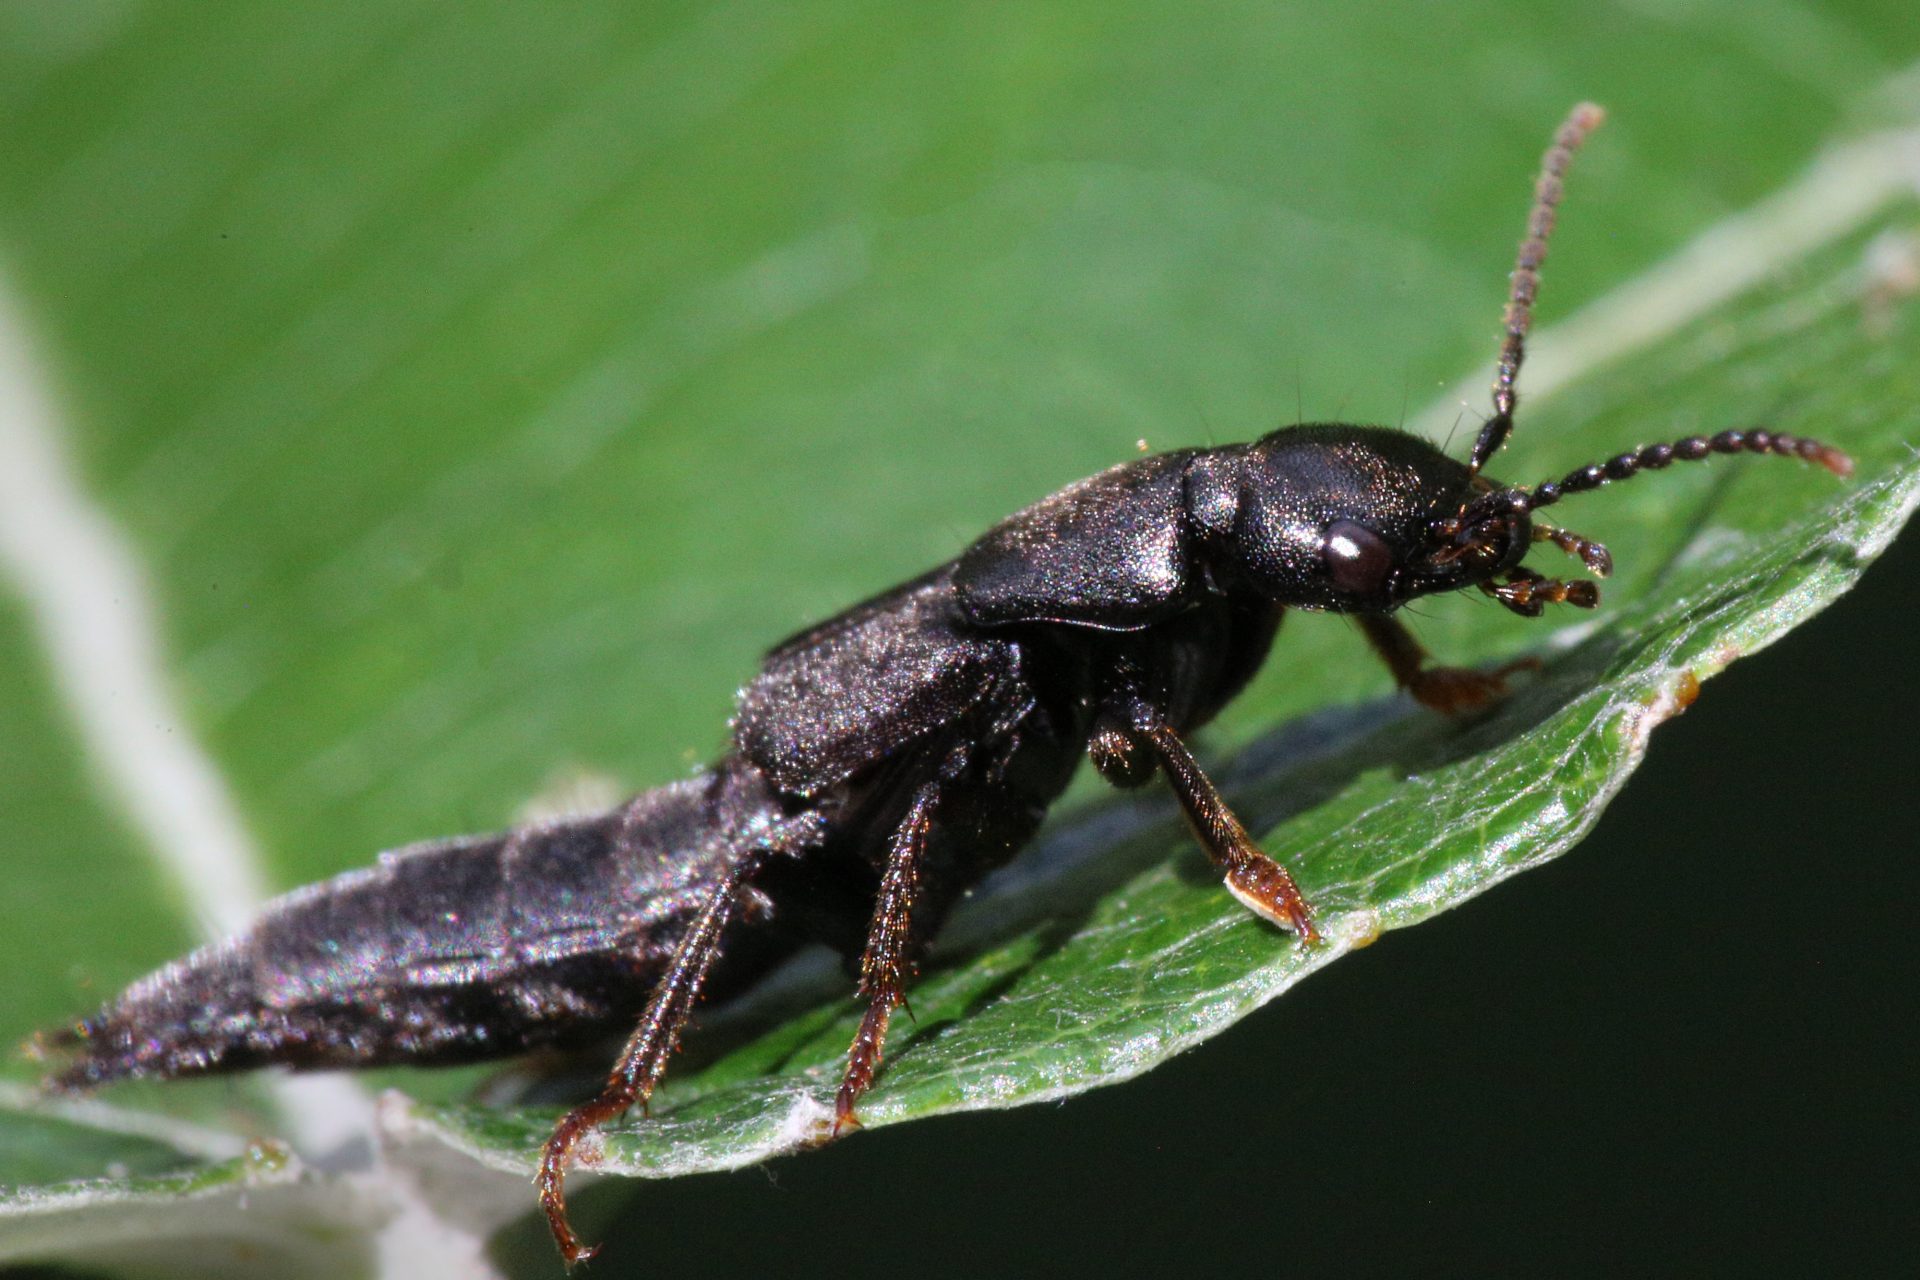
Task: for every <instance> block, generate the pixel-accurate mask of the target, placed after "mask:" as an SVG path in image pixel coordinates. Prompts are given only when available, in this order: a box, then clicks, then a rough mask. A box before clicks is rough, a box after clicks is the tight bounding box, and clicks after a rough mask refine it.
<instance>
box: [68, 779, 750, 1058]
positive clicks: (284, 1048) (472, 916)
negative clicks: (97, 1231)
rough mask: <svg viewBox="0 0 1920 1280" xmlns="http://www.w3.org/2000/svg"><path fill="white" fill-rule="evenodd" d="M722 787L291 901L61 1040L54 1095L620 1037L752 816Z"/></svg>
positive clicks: (515, 836) (453, 852)
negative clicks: (128, 1083)
mask: <svg viewBox="0 0 1920 1280" xmlns="http://www.w3.org/2000/svg"><path fill="white" fill-rule="evenodd" d="M729 780H730V778H729V774H728V772H727V771H724V770H723V771H722V773H719V774H709V775H705V776H703V777H700V778H694V779H689V780H688V781H685V782H681V783H676V784H674V785H671V786H667V787H661V788H658V789H656V790H653V791H649V792H646V793H644V794H642V795H641V796H639V797H637V798H636V799H634V800H633V801H631V802H629V803H628V804H627V805H625V806H624V807H622V808H620V809H617V810H614V811H613V812H611V813H606V814H600V815H596V816H593V817H586V818H572V819H566V820H562V821H557V822H549V823H542V824H538V825H534V826H528V827H522V828H518V829H516V830H513V831H510V832H507V833H505V834H501V835H493V836H477V837H468V838H461V839H453V840H443V841H436V842H433V843H430V844H422V845H415V846H411V847H408V848H405V849H400V850H397V851H395V852H392V853H388V854H385V855H382V857H381V859H380V861H379V863H378V864H377V865H375V866H373V867H368V868H365V869H363V870H359V871H353V872H349V873H347V874H346V875H343V876H339V877H337V878H335V879H333V880H331V881H327V882H324V883H322V884H318V885H312V886H309V887H307V888H305V889H301V890H298V891H296V892H294V893H291V894H288V895H287V896H285V897H283V898H280V899H278V900H277V901H275V902H274V903H271V904H269V906H268V907H267V909H266V910H265V911H264V912H263V913H262V915H261V917H260V919H259V920H258V921H257V922H256V923H255V924H254V925H253V926H252V927H251V928H249V929H248V930H247V931H246V932H244V933H242V934H239V935H238V936H236V937H234V938H230V939H228V940H226V941H224V942H220V943H216V944H214V945H212V946H208V947H204V948H202V949H201V950H199V951H197V952H195V953H193V954H192V955H189V956H187V957H186V958H185V959H183V960H180V961H177V962H176V963H174V964H172V965H169V966H167V967H166V968H164V969H161V970H159V971H158V972H156V973H154V974H152V975H150V976H149V977H147V978H145V979H143V980H141V981H140V982H137V983H135V984H134V985H133V986H131V987H129V988H128V989H127V991H126V992H125V993H124V994H123V995H121V996H120V997H119V999H117V1000H116V1001H115V1002H114V1003H113V1004H111V1005H109V1006H108V1007H107V1008H105V1009H103V1010H102V1011H101V1012H100V1013H99V1014H97V1015H95V1016H94V1017H92V1018H90V1019H88V1020H87V1021H85V1022H83V1023H81V1024H79V1025H78V1026H76V1027H74V1028H72V1029H71V1030H70V1031H69V1032H66V1033H64V1034H63V1035H62V1036H61V1037H60V1039H61V1040H62V1042H63V1047H65V1048H68V1049H70V1050H72V1051H73V1052H74V1053H75V1054H76V1055H77V1057H76V1060H75V1061H73V1062H72V1063H71V1064H70V1065H68V1066H67V1067H66V1069H65V1070H63V1071H61V1072H60V1073H58V1074H57V1075H56V1076H55V1078H54V1080H53V1085H54V1087H55V1088H60V1089H81V1088H90V1087H92V1086H95V1085H99V1084H105V1083H108V1082H110V1081H114V1080H118V1079H123V1078H127V1077H173V1076H184V1075H203V1074H211V1073H217V1072H227V1071H240V1070H246V1069H248V1068H251V1067H257V1066H264V1065H269V1064H273V1065H281V1066H290V1067H294V1068H324V1067H360V1066H376V1065H381V1064H385V1063H394V1062H411V1063H423V1062H426V1063H444V1062H458V1061H465V1060H473V1059H479V1058H488V1057H497V1056H499V1055H502V1054H506V1053H512V1052H515V1051H518V1050H521V1049H527V1048H532V1047H536V1046H541V1045H553V1044H571V1043H579V1042H584V1041H591V1040H593V1039H595V1038H597V1037H599V1036H602V1035H606V1034H610V1033H616V1032H620V1031H624V1030H626V1029H627V1027H628V1026H629V1025H630V1024H631V1022H632V1020H633V1018H634V1016H635V1015H636V1013H637V1012H638V1010H639V1009H640V1008H641V1007H642V1006H643V1005H644V1004H645V1003H646V998H647V995H648V992H649V991H650V990H651V988H652V985H653V983H654V981H655V980H656V979H657V977H658V976H659V972H660V969H661V967H662V965H663V964H664V962H665V957H666V956H667V955H668V954H670V953H671V951H672V948H673V946H674V943H675V942H676V941H677V940H678V937H679V935H680V932H681V931H682V928H683V927H684V922H685V920H686V918H687V917H688V915H689V914H690V913H691V912H692V911H693V910H694V909H695V906H696V904H697V902H698V900H699V899H700V897H701V896H702V894H703V893H704V892H705V891H706V889H707V888H708V887H709V883H710V877H711V876H712V874H713V872H714V867H715V856H714V855H715V854H716V853H717V852H718V851H719V850H721V849H723V848H724V847H725V846H726V845H727V843H728V841H727V840H726V838H725V833H726V832H727V831H731V830H739V829H743V828H744V827H745V826H746V825H747V824H748V823H750V822H752V821H753V820H754V819H755V816H756V813H755V812H754V811H755V810H757V808H758V807H759V801H758V799H757V798H756V797H754V796H752V795H751V794H747V793H743V792H742V789H741V788H740V787H737V786H729V785H727V783H728V782H729Z"/></svg>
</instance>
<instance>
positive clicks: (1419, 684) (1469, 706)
mask: <svg viewBox="0 0 1920 1280" xmlns="http://www.w3.org/2000/svg"><path fill="white" fill-rule="evenodd" d="M1360 629H1361V630H1362V631H1364V632H1366V636H1367V643H1369V644H1371V645H1372V646H1373V651H1374V652H1375V653H1377V654H1379V655H1380V659H1381V661H1383V662H1385V663H1386V664H1387V670H1389V671H1391V672H1393V680H1394V683H1395V684H1397V685H1399V686H1400V687H1401V688H1402V689H1405V690H1406V691H1407V692H1408V693H1410V694H1412V695H1413V698H1414V701H1416V702H1418V703H1419V704H1420V705H1421V706H1423V707H1429V708H1431V709H1432V710H1435V711H1440V712H1444V713H1446V714H1447V715H1458V714H1459V713H1460V712H1463V711H1474V710H1477V709H1479V708H1481V707H1484V706H1486V705H1487V704H1488V703H1490V702H1493V701H1495V700H1496V699H1498V698H1501V697H1503V696H1504V695H1505V694H1506V692H1507V677H1508V676H1510V675H1512V674H1513V673H1514V672H1516V671H1537V670H1539V669H1540V660H1539V659H1538V658H1521V659H1519V660H1517V661H1514V662H1509V663H1508V664H1507V665H1506V666H1504V667H1496V668H1495V669H1493V670H1492V671H1475V670H1473V669H1471V668H1468V667H1429V666H1427V665H1426V663H1427V659H1428V658H1429V657H1430V656H1431V655H1429V654H1428V653H1427V651H1426V649H1425V648H1424V647H1423V646H1422V645H1421V643H1420V642H1419V641H1418V640H1415V639H1414V638H1413V633H1412V632H1411V631H1408V630H1407V629H1406V627H1405V626H1403V625H1402V624H1401V623H1400V622H1399V621H1397V620H1396V619H1393V618H1389V617H1384V616H1379V615H1374V614H1362V615H1360Z"/></svg>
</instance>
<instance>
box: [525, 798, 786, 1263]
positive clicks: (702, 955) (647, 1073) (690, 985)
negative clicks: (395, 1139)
mask: <svg viewBox="0 0 1920 1280" xmlns="http://www.w3.org/2000/svg"><path fill="white" fill-rule="evenodd" d="M819 831H820V818H819V815H818V814H815V813H803V814H799V815H797V816H795V817H792V818H788V819H786V820H785V821H782V822H778V823H775V824H774V825H773V826H772V827H771V828H769V829H767V830H765V831H763V832H761V833H759V834H757V835H755V836H754V837H752V839H751V843H748V844H746V845H745V846H744V848H743V850H742V852H741V853H740V854H739V856H738V857H736V858H735V859H734V861H733V862H732V864H731V865H729V866H728V867H727V869H726V872H725V873H724V874H723V875H722V876H721V877H720V879H719V880H718V882H717V883H715V884H714V885H713V887H712V888H711V889H710V890H709V891H708V893H707V897H706V900H705V901H704V903H703V904H702V905H701V908H700V912H699V914H698V915H696V916H695V917H694V920H693V923H692V925H691V926H689V928H688V929H687V932H686V934H685V936H683V937H682V938H681V939H680V943H679V945H678V946H677V947H676V948H675V949H674V953H673V959H672V961H671V962H670V963H669V964H668V966H667V971H666V973H665V974H664V975H663V976H662V977H661V979H660V982H659V985H658V986H656V987H655V988H654V991H653V998H652V999H651V1000H650V1001H649V1002H648V1004H647V1011H646V1013H645V1014H643V1015H642V1016H641V1019H640V1026H639V1027H638V1028H637V1029H636V1030H635V1031H634V1033H633V1035H632V1037H631V1038H630V1039H629V1040H628V1041H627V1044H626V1048H625V1049H623V1050H622V1051H621V1054H620V1061H619V1063H618V1065H616V1066H615V1067H614V1069H613V1074H612V1075H611V1076H609V1077H608V1079H607V1083H606V1086H605V1087H604V1088H603V1089H601V1090H600V1092H599V1094H598V1095H596V1096H595V1097H594V1098H593V1099H592V1100H591V1101H589V1102H586V1103H584V1104H583V1105H581V1106H578V1107H575V1108H574V1109H573V1110H572V1111H569V1112H568V1113H567V1114H566V1115H565V1116H564V1117H562V1118H561V1120H560V1123H559V1124H558V1125H556V1126H555V1127H554V1130H553V1136H552V1137H550V1138H548V1139H547V1145H546V1148H545V1150H544V1151H543V1152H542V1153H541V1157H540V1173H539V1177H538V1178H537V1180H536V1181H537V1184H538V1186H539V1188H540V1208H541V1210H542V1212H544V1213H545V1214H546V1217H547V1226H548V1228H549V1229H550V1230H551V1231H552V1232H553V1238H554V1243H556V1244H557V1245H558V1246H559V1247H560V1253H561V1256H562V1257H563V1258H565V1260H566V1263H567V1265H568V1266H569V1267H571V1266H573V1265H574V1264H575V1263H578V1262H584V1261H586V1260H587V1259H588V1258H591V1257H592V1256H593V1254H594V1248H593V1246H591V1245H587V1244H583V1243H582V1242H581V1240H580V1237H579V1236H578V1235H576V1234H574V1231H573V1227H572V1226H571V1225H570V1224H569V1223H568V1222H567V1201H566V1193H565V1182H566V1176H567V1164H568V1162H569V1160H570V1159H571V1158H572V1155H573V1149H574V1147H575V1146H577V1145H578V1144H579V1142H580V1139H581V1138H583V1137H585V1136H586V1135H587V1134H588V1133H591V1132H592V1131H593V1130H595V1129H597V1128H599V1127H600V1126H601V1125H603V1124H605V1123H606V1122H607V1121H609V1120H611V1119H613V1118H614V1117H615V1116H618V1115H620V1114H621V1113H622V1112H624V1111H626V1110H628V1109H629V1108H631V1107H633V1106H636V1105H637V1106H640V1107H641V1108H645V1107H646V1105H647V1100H648V1099H649V1098H650V1097H651V1096H652V1095H653V1090H654V1086H656V1085H657V1084H659V1083H660V1077H661V1076H663V1075H665V1074H666V1069H667V1058H668V1056H669V1055H671V1054H672V1053H673V1050H674V1046H675V1045H677V1044H678V1043H679V1041H680V1032H681V1030H682V1029H684V1028H685V1026H686V1024H687V1019H688V1017H690V1016H691V1015H692V1013H693V1006H694V1004H695V1003H696V1002H697V1001H698V1000H699V998H700V988H701V986H702V985H703V984H704V983H705V981H706V977H707V972H708V970H710V969H711V968H712V967H713V962H714V960H715V959H717V958H718V957H719V954H720V942H721V937H722V935H723V934H724V933H725V932H726V927H727V922H728V920H729V919H731V918H732V915H733V911H734V908H735V907H736V906H737V905H738V903H739V901H740V897H741V894H742V891H743V890H745V889H746V888H747V886H748V885H749V884H750V883H751V882H752V880H753V876H754V873H755V872H757V871H758V870H759V869H760V868H761V867H762V866H763V865H764V864H765V863H766V861H767V859H768V858H770V857H772V856H774V855H777V854H791V853H796V852H799V851H801V850H803V849H805V848H807V847H809V846H810V845H812V844H814V843H816V842H817V841H818V839H819Z"/></svg>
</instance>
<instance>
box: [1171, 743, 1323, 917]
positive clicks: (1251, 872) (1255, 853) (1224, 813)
mask: <svg viewBox="0 0 1920 1280" xmlns="http://www.w3.org/2000/svg"><path fill="white" fill-rule="evenodd" d="M1135 732H1136V733H1137V734H1138V735H1139V736H1140V738H1141V740H1142V741H1143V742H1144V743H1145V744H1146V746H1147V749H1148V750H1150V751H1151V752H1152V753H1153V755H1154V757H1155V758H1156V759H1157V760H1158V761H1159V762H1160V771H1161V772H1162V773H1164V774H1166V775H1167V781H1168V782H1169V783H1170V784H1172V786H1173V794H1174V795H1175V796H1177V797H1178V798H1179V800H1180V807H1181V808H1182V809H1184V810H1185V811H1186V815H1187V822H1188V824H1189V825H1190V826H1192V828H1193V832H1194V835H1195V836H1197V837H1198V838H1199V840H1200V847H1201V848H1203V849H1205V850H1206V851H1207V856H1208V857H1210V858H1212V859H1213V860H1214V862H1215V863H1217V864H1218V865H1219V866H1220V867H1221V869H1222V870H1224V871H1225V872H1226V873H1227V874H1226V882H1227V892H1229V893H1231V894H1232V895H1233V896H1234V897H1236V898H1238V899H1239V900H1240V901H1241V903H1242V904H1243V905H1245V906H1246V907H1247V908H1249V909H1250V910H1252V911H1253V912H1254V913H1255V914H1257V915H1260V916H1264V917H1265V918H1266V919H1268V920H1271V921H1273V922H1274V923H1275V924H1277V925H1281V926H1283V927H1285V928H1288V929H1291V930H1293V932H1294V933H1296V934H1298V935H1299V936H1300V940H1301V941H1302V942H1318V941H1320V931H1319V930H1318V929H1316V928H1314V926H1313V909H1312V908H1311V907H1309V906H1308V905H1307V900H1306V898H1305V897H1304V896H1302V894H1301V892H1300V888H1299V886H1298V885H1296V884H1294V882H1293V877H1292V876H1291V875H1289V874H1288V873H1287V869H1286V868H1285V867H1283V866H1281V865H1280V864H1279V863H1277V862H1275V861H1274V860H1273V859H1272V858H1270V857H1268V856H1267V855H1266V854H1264V853H1262V852H1261V851H1260V846H1259V845H1257V844H1255V843H1254V840H1253V837H1252V836H1250V835H1248V834H1247V829H1246V828H1245V827H1244V826H1242V825H1241V823H1240V819H1238V818H1236V817H1234V816H1233V811H1232V810H1231V809H1229V808H1227V802H1226V801H1225V800H1223V799H1221V798H1220V793H1219V792H1218V791H1217V790H1215V789H1214V785H1213V781H1212V780H1211V779H1210V778H1208V777H1207V775H1206V773H1205V772H1203V771H1202V770H1201V768H1200V762H1199V761H1198V760H1195V759H1194V758H1193V753H1192V752H1191V751H1189V750H1187V744H1186V743H1185V742H1183V741H1181V740H1180V735H1179V734H1178V733H1176V732H1174V730H1173V727H1172V726H1171V725H1168V724H1167V723H1166V722H1165V721H1164V720H1159V721H1153V722H1149V723H1146V724H1137V726H1136V729H1135Z"/></svg>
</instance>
